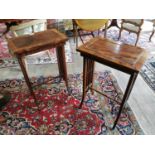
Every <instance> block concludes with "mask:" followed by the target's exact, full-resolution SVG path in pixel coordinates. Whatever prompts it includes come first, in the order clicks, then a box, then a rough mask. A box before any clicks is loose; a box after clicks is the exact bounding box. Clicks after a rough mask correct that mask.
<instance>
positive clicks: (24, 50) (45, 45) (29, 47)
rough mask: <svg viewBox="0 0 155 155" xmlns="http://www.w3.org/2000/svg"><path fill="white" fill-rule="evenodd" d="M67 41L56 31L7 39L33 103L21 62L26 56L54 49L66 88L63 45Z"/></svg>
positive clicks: (30, 88) (29, 83)
mask: <svg viewBox="0 0 155 155" xmlns="http://www.w3.org/2000/svg"><path fill="white" fill-rule="evenodd" d="M67 40H68V38H67V37H66V36H65V35H64V34H62V33H60V32H59V31H57V30H56V29H51V30H46V31H42V32H36V33H34V34H33V35H23V36H19V37H15V38H10V39H8V47H9V49H10V50H11V51H13V53H14V54H15V56H16V57H17V59H18V62H19V65H20V67H21V70H22V72H23V75H24V78H25V81H26V83H27V86H28V88H29V90H30V93H31V95H32V96H33V97H34V99H35V101H36V97H35V94H34V92H33V89H32V86H31V82H30V80H29V77H28V73H27V70H26V68H25V64H24V63H25V61H23V57H25V56H26V55H31V54H34V53H37V52H40V51H41V50H47V49H50V48H56V49H57V50H56V51H57V59H58V68H59V74H60V76H61V77H62V78H63V79H64V81H65V82H66V86H67V87H68V82H67V68H66V59H65V50H64V44H65V42H66V41H67Z"/></svg>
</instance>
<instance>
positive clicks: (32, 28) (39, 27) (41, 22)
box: [10, 19, 51, 69]
mask: <svg viewBox="0 0 155 155" xmlns="http://www.w3.org/2000/svg"><path fill="white" fill-rule="evenodd" d="M46 29H47V20H46V19H38V20H31V21H28V22H25V23H21V24H19V25H16V26H12V27H10V30H11V32H12V33H13V35H14V36H15V37H17V36H22V35H26V34H33V33H35V32H39V31H44V30H46ZM10 52H11V53H12V55H14V53H13V52H12V51H10ZM40 52H41V51H40ZM44 52H46V53H47V55H48V56H49V58H50V59H51V56H50V53H49V50H46V51H44ZM37 54H38V53H37ZM33 55H34V54H33ZM35 55H36V54H35ZM24 61H25V67H26V69H28V67H27V62H26V59H24Z"/></svg>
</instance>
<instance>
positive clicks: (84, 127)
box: [0, 71, 144, 135]
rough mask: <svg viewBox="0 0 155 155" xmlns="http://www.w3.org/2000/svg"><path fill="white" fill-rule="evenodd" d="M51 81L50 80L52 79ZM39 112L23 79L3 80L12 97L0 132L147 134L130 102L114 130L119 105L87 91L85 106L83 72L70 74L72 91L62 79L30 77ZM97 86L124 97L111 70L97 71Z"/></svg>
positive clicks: (2, 113) (3, 112)
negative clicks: (82, 98)
mask: <svg viewBox="0 0 155 155" xmlns="http://www.w3.org/2000/svg"><path fill="white" fill-rule="evenodd" d="M49 80H50V82H47V81H49ZM31 81H32V83H33V84H34V85H38V84H40V83H42V82H44V83H46V84H43V85H39V86H37V87H35V95H36V98H37V100H38V104H39V108H40V111H38V107H37V106H36V104H35V103H34V99H33V98H32V97H31V96H30V95H29V91H28V89H27V87H26V85H25V82H24V80H21V79H14V80H6V81H1V82H0V91H5V90H6V91H10V93H11V100H10V102H9V103H7V105H6V106H5V107H4V108H3V109H2V110H1V111H0V116H3V117H5V119H6V120H5V121H4V122H3V123H0V134H4V135H7V134H9V135H10V134H14V135H21V134H22V135H23V134H24V135H29V134H35V135H45V134H47V135H97V134H98V135H107V134H108V135H109V134H112V135H114V134H116V135H118V134H123V135H124V134H125V135H132V134H144V133H143V131H142V130H141V128H140V126H139V125H138V122H137V121H136V118H135V117H134V114H133V113H132V111H131V109H130V108H129V106H128V105H126V106H125V108H124V110H123V113H122V114H121V117H120V119H119V122H118V124H117V126H116V128H115V130H110V129H109V128H108V126H111V125H112V123H113V119H114V118H115V117H116V114H117V112H118V108H119V104H117V103H114V102H113V101H112V100H110V99H107V98H106V97H103V96H101V95H99V94H94V95H91V93H90V92H88V94H87V96H86V99H85V101H84V105H83V107H82V109H78V108H77V107H78V106H79V104H80V100H81V90H82V75H81V74H74V75H69V90H68V91H67V90H66V87H65V84H64V82H63V81H61V79H60V78H53V77H46V78H45V77H39V78H35V77H33V78H31ZM95 86H96V87H98V89H101V90H102V91H104V92H106V93H108V95H111V96H112V97H115V98H116V99H117V100H120V99H121V98H122V91H121V90H120V88H119V86H118V84H117V81H116V79H115V78H114V77H113V75H112V74H111V72H109V71H105V72H100V73H95Z"/></svg>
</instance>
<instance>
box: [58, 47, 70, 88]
mask: <svg viewBox="0 0 155 155" xmlns="http://www.w3.org/2000/svg"><path fill="white" fill-rule="evenodd" d="M56 49H57V50H56V52H57V60H58V68H59V74H60V76H61V77H62V78H63V80H64V81H65V83H66V87H67V89H68V79H67V67H66V58H65V49H64V46H58V47H57V48H56Z"/></svg>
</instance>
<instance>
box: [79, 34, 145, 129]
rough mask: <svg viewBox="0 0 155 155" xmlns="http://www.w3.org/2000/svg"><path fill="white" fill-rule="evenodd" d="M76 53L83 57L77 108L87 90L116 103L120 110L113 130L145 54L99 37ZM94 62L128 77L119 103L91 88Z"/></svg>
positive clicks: (139, 50) (136, 48)
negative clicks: (80, 94)
mask: <svg viewBox="0 0 155 155" xmlns="http://www.w3.org/2000/svg"><path fill="white" fill-rule="evenodd" d="M77 51H79V52H80V53H81V56H83V95H82V100H81V104H80V106H79V107H80V108H81V107H82V104H83V101H84V98H85V96H86V92H87V91H88V90H89V89H91V90H94V91H96V92H98V93H100V94H102V95H104V96H106V97H108V98H110V99H111V100H113V101H114V102H118V103H119V104H120V109H119V111H118V115H117V117H116V119H115V121H114V125H113V127H112V129H114V128H115V126H116V124H117V122H118V119H119V117H120V114H121V112H122V109H123V106H124V104H125V103H126V102H127V100H128V98H129V95H130V93H131V91H132V88H133V86H134V82H135V80H136V78H137V75H138V73H139V71H140V69H141V67H142V66H143V64H144V62H145V60H146V58H147V52H146V51H145V50H144V49H142V48H140V47H134V46H131V45H125V44H118V43H116V42H114V41H111V40H108V39H105V38H104V39H103V38H99V37H96V38H93V39H91V40H90V41H88V42H87V43H85V44H84V45H81V46H80V47H78V48H77ZM94 61H97V62H99V63H101V64H104V65H107V66H109V67H112V68H114V69H117V70H119V71H122V72H124V73H127V74H129V75H130V78H129V81H128V84H127V88H126V90H125V93H124V96H123V98H122V100H121V102H119V101H118V99H117V98H112V97H111V96H108V95H106V94H105V93H103V92H100V91H98V90H97V89H95V88H93V73H94Z"/></svg>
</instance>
